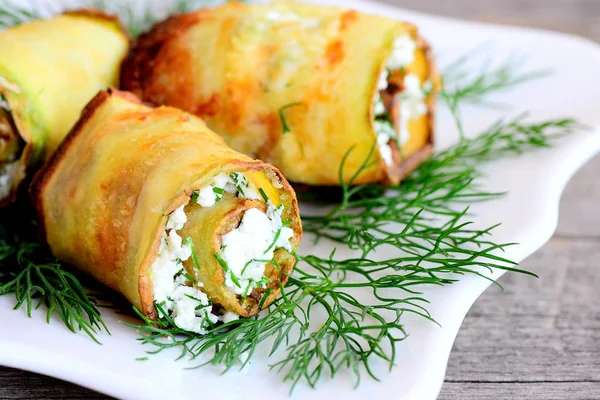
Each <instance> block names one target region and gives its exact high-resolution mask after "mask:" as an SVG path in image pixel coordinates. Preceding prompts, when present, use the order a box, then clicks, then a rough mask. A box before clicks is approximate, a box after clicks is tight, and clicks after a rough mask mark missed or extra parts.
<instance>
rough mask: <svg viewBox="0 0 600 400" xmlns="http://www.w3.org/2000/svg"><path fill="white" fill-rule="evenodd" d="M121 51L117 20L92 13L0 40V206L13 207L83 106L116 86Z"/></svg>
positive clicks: (35, 25) (36, 24) (125, 43)
mask: <svg viewBox="0 0 600 400" xmlns="http://www.w3.org/2000/svg"><path fill="white" fill-rule="evenodd" d="M128 47H129V38H128V36H127V34H126V33H125V31H124V29H123V28H122V27H121V25H120V23H119V21H118V19H117V18H116V17H112V16H109V15H105V14H103V13H101V12H99V11H96V10H80V11H73V12H68V13H65V14H62V15H59V16H56V17H54V18H51V19H48V20H38V21H32V22H29V23H25V24H22V25H19V26H16V27H13V28H9V29H6V30H4V31H2V32H0V205H3V204H6V203H8V202H11V201H13V200H14V198H15V196H16V191H17V188H18V186H19V184H20V183H21V182H22V181H23V180H24V179H25V177H26V176H27V174H28V172H29V170H31V169H33V168H34V167H35V166H36V165H38V164H39V163H41V162H42V161H44V159H45V158H47V157H48V156H49V155H50V154H52V152H53V151H54V150H55V149H56V147H57V146H58V145H59V143H60V142H61V141H62V139H63V138H64V137H65V135H66V134H67V132H68V131H69V129H71V127H72V126H73V124H74V123H75V121H77V118H78V117H79V114H80V113H81V110H82V109H83V107H84V106H85V105H86V104H87V102H89V101H90V100H91V99H92V97H94V95H96V93H98V91H99V90H103V89H106V88H107V87H108V86H110V85H115V84H116V83H117V82H118V78H117V75H118V72H119V65H120V63H121V61H122V59H123V57H124V56H125V54H126V52H127V49H128Z"/></svg>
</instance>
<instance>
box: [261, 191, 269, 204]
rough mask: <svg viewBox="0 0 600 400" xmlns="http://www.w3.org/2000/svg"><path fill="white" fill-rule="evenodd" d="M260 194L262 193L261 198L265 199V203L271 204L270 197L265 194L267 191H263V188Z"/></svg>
mask: <svg viewBox="0 0 600 400" xmlns="http://www.w3.org/2000/svg"><path fill="white" fill-rule="evenodd" d="M258 193H260V196H261V197H262V198H263V200H264V201H265V203H268V202H269V197H268V196H267V194H266V193H265V191H264V190H263V188H258Z"/></svg>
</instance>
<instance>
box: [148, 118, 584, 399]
mask: <svg viewBox="0 0 600 400" xmlns="http://www.w3.org/2000/svg"><path fill="white" fill-rule="evenodd" d="M524 118H525V117H519V118H517V119H514V120H510V121H499V122H497V123H495V124H494V125H492V126H491V127H490V128H489V129H488V130H487V131H486V132H484V133H483V134H482V135H480V136H478V137H476V138H474V139H463V140H461V141H460V142H459V143H457V144H456V145H455V146H452V147H450V148H448V149H446V150H444V151H441V152H439V153H438V154H437V155H435V156H434V157H432V158H431V159H430V160H428V161H426V162H425V163H423V164H422V165H421V166H420V167H419V168H418V169H417V170H416V171H415V173H413V174H412V175H411V177H410V178H409V179H408V180H407V181H406V182H405V183H404V184H403V185H402V186H400V187H392V188H384V187H378V186H374V185H359V186H353V185H352V182H348V183H346V184H344V185H342V190H341V191H342V196H341V198H342V200H341V202H340V204H339V205H337V206H336V207H335V208H334V209H333V210H332V211H330V212H329V213H327V214H326V215H313V216H303V221H304V230H305V232H310V233H311V234H312V235H313V237H314V238H315V239H316V240H320V239H329V240H332V241H334V242H336V243H337V245H336V246H337V251H333V252H332V253H331V254H329V255H327V256H325V257H323V256H319V255H316V254H313V255H304V256H299V257H298V259H299V263H298V265H297V266H296V268H295V269H294V272H293V273H292V275H291V276H290V277H289V282H288V285H287V286H286V287H285V288H283V287H282V288H281V289H282V296H281V298H280V299H278V300H277V301H276V302H275V303H274V304H273V305H271V307H270V308H269V309H268V310H267V312H263V313H262V314H261V315H260V316H257V317H254V318H250V319H241V320H238V321H235V322H233V323H228V324H226V325H224V326H221V327H216V328H215V329H213V330H211V331H210V332H209V333H208V334H207V335H205V336H198V335H195V334H193V333H189V332H185V331H183V330H181V329H179V328H174V327H173V325H172V324H171V322H169V321H162V322H161V323H160V326H155V325H153V321H147V320H146V321H145V322H146V324H145V325H142V326H138V327H137V329H138V330H139V331H140V332H141V337H140V340H141V342H142V343H143V344H146V345H151V346H152V350H150V353H157V352H160V351H163V350H166V349H170V348H173V347H175V348H179V349H180V350H181V354H180V356H181V357H183V356H188V357H189V358H190V359H192V360H202V361H200V362H199V363H200V365H203V364H206V363H210V364H214V365H221V366H222V367H223V368H224V370H229V369H231V368H233V367H235V366H240V367H243V365H244V364H245V363H247V362H248V357H250V356H252V354H254V353H255V351H256V348H257V346H258V344H259V343H262V342H269V343H270V352H269V354H270V355H275V354H277V356H278V357H279V358H278V359H277V360H276V361H275V362H274V363H273V364H272V368H274V369H276V370H278V371H280V372H281V373H282V374H283V379H284V380H285V381H289V382H290V383H291V385H292V389H293V388H294V387H295V385H296V384H298V383H299V382H305V383H307V384H308V385H310V386H312V387H315V386H316V385H317V383H318V382H319V380H320V379H321V378H323V377H324V376H327V377H330V378H332V377H335V376H336V375H337V374H338V373H339V372H341V371H346V370H348V371H351V372H352V373H353V375H354V377H355V384H356V385H358V384H359V383H360V380H361V378H362V377H363V376H364V374H365V373H366V374H367V375H368V376H370V377H372V378H374V379H377V378H378V376H379V374H378V372H377V371H376V369H377V368H376V367H375V366H376V362H375V360H377V359H379V360H380V361H383V362H385V363H386V364H387V365H388V367H389V368H392V367H393V365H394V362H395V357H396V353H395V345H396V343H398V342H400V341H402V340H404V339H405V338H406V336H407V332H406V331H405V328H404V325H403V323H402V317H403V316H405V315H406V314H413V315H418V316H420V317H423V318H426V319H428V320H430V321H435V318H434V316H432V315H430V314H429V312H428V311H427V304H428V301H427V299H426V298H425V297H424V295H423V289H424V288H425V287H427V286H431V285H435V286H444V285H450V284H452V283H454V282H456V281H457V280H458V279H459V276H460V275H464V274H475V275H478V276H481V277H482V278H484V279H488V280H491V281H492V282H495V281H494V280H493V279H492V277H491V276H493V275H490V274H492V273H494V271H496V270H504V271H514V272H520V273H525V274H529V275H533V274H531V273H529V272H527V271H522V270H519V269H518V268H517V267H516V265H515V263H514V262H512V261H510V260H508V259H505V258H503V257H502V256H501V254H502V251H503V250H504V249H506V248H507V247H509V246H512V245H513V244H512V243H505V244H496V243H494V242H493V241H491V240H489V238H488V236H489V235H490V233H491V231H492V230H493V229H494V227H495V226H491V227H488V228H486V229H475V228H473V227H472V222H471V221H470V220H469V218H468V217H469V215H468V207H462V208H461V207H458V208H457V207H456V205H457V204H459V205H460V203H462V202H468V203H472V202H474V201H482V200H487V199H490V198H493V197H496V196H498V195H500V193H490V192H486V191H482V190H479V187H478V185H477V178H479V177H480V176H481V175H480V172H479V171H478V169H477V167H478V166H479V165H480V164H481V162H483V161H489V160H493V159H497V158H501V157H504V156H506V155H508V154H511V153H514V154H518V153H521V152H524V151H527V150H530V149H532V148H544V147H547V146H549V144H550V140H551V138H552V137H553V136H554V135H561V134H565V133H568V132H571V131H572V130H573V129H575V128H576V126H577V125H576V123H575V121H573V120H571V119H564V120H556V121H548V122H544V123H540V124H535V123H526V122H525V121H524ZM368 165H369V160H368V159H367V160H365V162H364V163H363V165H362V167H361V170H362V169H364V168H366V167H367V166H368ZM342 168H344V165H343V164H342V166H341V167H340V169H342ZM357 172H360V170H359V171H357ZM384 247H388V248H391V249H392V250H393V251H392V253H393V254H395V256H394V258H389V259H381V257H377V256H376V254H375V251H376V250H381V249H382V248H384ZM340 253H343V255H338V254H340ZM486 271H487V272H486ZM357 291H358V292H357ZM357 293H360V295H358V294H357ZM367 294H368V295H367ZM323 315H324V317H322V316H323ZM319 316H321V317H319ZM315 327H317V328H316V329H315ZM164 337H168V338H169V340H168V341H165V340H164Z"/></svg>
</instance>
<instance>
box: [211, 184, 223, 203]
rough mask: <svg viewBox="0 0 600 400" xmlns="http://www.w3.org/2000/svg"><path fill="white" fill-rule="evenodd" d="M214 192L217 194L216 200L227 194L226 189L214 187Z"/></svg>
mask: <svg viewBox="0 0 600 400" xmlns="http://www.w3.org/2000/svg"><path fill="white" fill-rule="evenodd" d="M213 193H214V195H215V202H217V201H219V200H221V199H222V198H223V195H224V194H225V189H222V188H219V187H214V188H213Z"/></svg>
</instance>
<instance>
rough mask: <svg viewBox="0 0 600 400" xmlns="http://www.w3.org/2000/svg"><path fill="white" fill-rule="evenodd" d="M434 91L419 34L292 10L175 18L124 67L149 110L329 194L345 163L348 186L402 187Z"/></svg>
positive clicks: (316, 10) (139, 45)
mask: <svg viewBox="0 0 600 400" xmlns="http://www.w3.org/2000/svg"><path fill="white" fill-rule="evenodd" d="M437 82H438V77H437V74H436V72H435V68H434V66H433V63H432V60H431V54H430V49H429V46H428V45H427V43H426V42H425V41H424V40H423V39H422V38H421V37H420V36H419V34H418V32H417V28H416V27H415V26H414V25H411V24H409V23H404V22H399V21H395V20H391V19H388V18H383V17H378V16H372V15H366V14H362V13H360V12H357V11H349V10H344V9H341V8H336V7H323V6H318V5H309V4H302V3H296V2H278V3H271V4H261V5H249V4H240V3H230V4H227V5H224V6H221V7H218V8H214V9H206V10H200V11H197V12H194V13H190V14H183V15H179V16H174V17H171V18H170V19H168V20H166V21H164V22H162V23H159V24H158V25H156V26H154V27H153V28H152V29H151V30H150V31H149V32H148V33H146V34H144V35H142V36H141V37H139V39H138V40H137V41H136V42H135V43H134V45H133V46H132V49H131V51H130V53H129V55H128V56H127V58H126V59H125V61H124V62H123V64H122V67H121V85H122V87H123V88H124V89H127V90H130V91H133V92H134V93H135V94H137V95H138V96H139V97H141V98H142V99H143V100H144V101H147V102H149V103H152V104H155V105H159V104H167V105H170V106H175V107H179V108H181V109H183V110H186V111H188V112H191V113H193V114H196V115H198V116H201V117H202V118H204V119H205V121H206V123H207V124H208V126H209V127H210V128H211V129H213V130H214V131H215V132H217V133H219V134H220V135H221V136H223V137H224V138H225V141H226V142H227V143H228V144H229V145H230V146H231V147H233V148H234V149H235V150H238V151H240V152H242V153H245V154H249V155H252V156H255V157H258V158H261V159H263V160H265V161H267V162H270V163H272V164H273V165H275V166H276V167H278V168H279V169H280V170H281V172H282V173H283V174H284V175H285V176H286V177H287V178H288V179H289V180H290V181H292V182H297V183H302V184H308V185H327V186H329V185H339V184H340V174H339V172H340V167H341V164H342V161H343V160H344V159H345V164H344V168H343V180H344V182H348V181H350V180H351V178H352V176H353V175H355V173H357V171H358V170H359V169H360V168H361V166H363V165H364V164H367V167H366V168H364V170H363V171H362V173H360V174H359V176H358V177H357V178H356V179H355V180H354V181H353V183H355V184H359V183H375V182H378V183H383V184H394V185H395V184H397V183H398V182H399V181H400V180H401V179H402V177H404V176H406V175H407V174H408V173H409V172H410V171H411V170H412V169H414V168H415V167H416V166H417V165H418V164H419V162H420V161H421V160H423V159H424V158H425V157H427V156H428V155H429V154H430V153H431V150H432V129H433V109H434V100H435V91H436V88H437V86H438V84H437ZM347 153H348V156H347V157H346V158H344V157H345V156H346V154H347ZM367 161H368V162H367Z"/></svg>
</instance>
